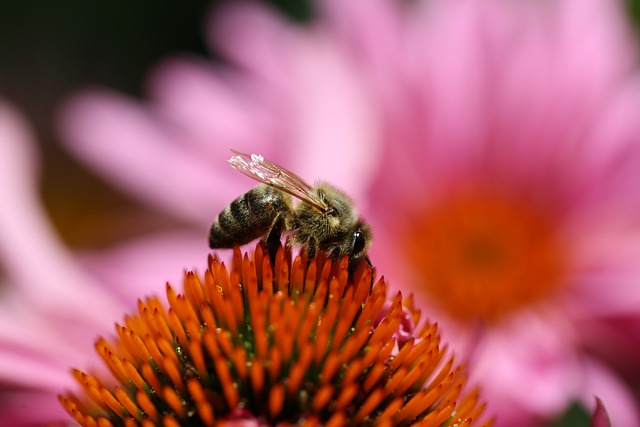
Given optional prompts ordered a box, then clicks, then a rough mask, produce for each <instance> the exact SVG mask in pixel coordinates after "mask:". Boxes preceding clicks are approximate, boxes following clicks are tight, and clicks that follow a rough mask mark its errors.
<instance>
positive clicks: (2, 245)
mask: <svg viewBox="0 0 640 427" xmlns="http://www.w3.org/2000/svg"><path fill="white" fill-rule="evenodd" d="M0 117H2V118H1V119H0V120H2V122H0V125H1V126H0V171H2V172H0V173H2V174H3V176H2V177H1V178H2V179H0V194H2V195H3V199H2V207H0V236H2V238H1V239H0V259H1V260H2V264H3V268H4V269H5V272H6V274H7V277H8V281H9V284H10V285H11V286H14V287H16V288H15V291H20V292H23V293H24V294H25V295H26V296H27V297H28V299H29V301H30V304H33V307H32V308H33V309H34V310H36V309H39V310H43V311H46V312H48V313H50V314H51V313H58V315H61V316H64V315H65V314H64V313H68V312H73V313H77V314H79V315H80V314H82V315H84V316H86V317H85V318H84V319H85V322H86V323H87V324H92V323H93V322H95V323H93V324H94V325H104V322H105V321H106V319H109V318H111V317H112V316H113V314H114V313H118V312H120V306H119V304H118V303H117V302H116V301H115V300H114V299H113V298H112V297H111V296H110V295H108V293H105V292H104V291H103V290H102V289H101V288H100V286H99V285H98V284H96V283H95V282H94V281H93V280H92V279H91V278H90V277H89V276H88V275H86V273H85V272H84V271H83V270H82V269H81V268H80V267H79V266H78V265H77V264H76V263H75V261H74V259H73V258H72V256H71V254H70V253H68V252H67V251H66V250H65V248H64V247H63V246H62V244H61V242H60V240H59V238H58V236H56V235H55V232H54V231H53V229H52V227H51V224H49V221H48V218H47V217H46V215H45V211H44V209H43V207H42V206H41V204H40V200H39V199H38V196H37V194H36V187H35V184H36V183H35V179H34V176H33V174H34V172H35V162H34V158H33V156H34V154H33V153H34V151H33V147H34V144H35V143H34V141H33V139H32V135H31V133H30V131H29V129H28V127H27V125H26V124H25V123H24V121H23V120H22V119H21V118H20V117H19V115H18V114H17V113H15V112H11V110H10V109H9V107H3V109H2V114H0ZM18 287H19V288H18ZM87 301H100V303H101V310H94V309H92V308H91V307H90V306H88V305H87Z"/></svg>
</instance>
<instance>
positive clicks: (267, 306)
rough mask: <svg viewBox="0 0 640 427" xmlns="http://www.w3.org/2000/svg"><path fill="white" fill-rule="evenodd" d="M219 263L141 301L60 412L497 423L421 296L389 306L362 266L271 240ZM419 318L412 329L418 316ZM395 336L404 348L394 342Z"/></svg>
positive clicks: (86, 420) (154, 417)
mask: <svg viewBox="0 0 640 427" xmlns="http://www.w3.org/2000/svg"><path fill="white" fill-rule="evenodd" d="M229 265H230V266H231V268H230V269H228V268H227V267H226V266H225V264H224V263H221V262H220V261H219V259H218V257H217V256H215V255H214V256H210V257H209V258H208V268H207V269H206V271H204V273H202V274H197V273H194V272H186V273H185V274H184V277H183V282H184V283H183V287H182V288H179V287H173V286H171V285H168V284H167V285H166V287H165V294H166V296H165V297H164V299H163V300H160V299H159V298H157V297H150V298H146V299H144V300H142V299H141V300H138V303H137V313H134V314H130V315H127V316H126V317H125V318H124V321H123V323H122V325H120V324H116V328H115V331H116V334H115V336H114V337H113V338H112V339H109V338H99V339H98V340H97V341H96V344H95V349H96V352H97V353H98V355H99V358H100V359H101V360H102V362H103V364H104V365H106V367H107V368H108V369H103V370H102V371H100V372H104V375H103V376H92V375H88V374H85V373H83V372H81V371H79V370H77V369H74V370H72V375H73V377H74V378H75V379H76V381H77V383H78V384H79V390H80V392H79V393H80V394H78V395H74V394H72V393H63V394H62V395H61V396H59V402H60V405H61V406H62V407H63V408H64V409H65V410H66V412H67V413H68V414H69V415H70V417H71V418H70V419H71V420H72V421H73V422H75V423H77V424H79V425H81V426H83V427H100V426H102V427H106V426H124V427H129V426H143V427H157V426H166V427H176V426H182V425H190V424H197V425H203V426H207V427H213V426H224V425H233V423H235V422H237V421H238V420H242V421H245V420H246V421H247V422H252V421H253V420H260V421H259V422H261V423H266V424H270V425H285V424H287V425H293V424H295V425H299V426H307V427H313V426H317V427H320V426H333V427H338V426H346V425H371V426H373V425H375V426H379V427H392V426H396V425H410V424H412V425H413V424H415V425H420V426H422V425H431V426H434V427H447V426H448V427H453V426H454V425H455V426H463V425H470V426H471V425H473V426H483V427H489V425H490V424H491V421H490V420H489V421H482V420H481V417H482V416H483V412H484V410H485V405H484V404H483V403H482V402H481V399H480V398H479V394H478V392H477V391H475V390H470V391H467V389H466V386H465V384H466V381H467V375H466V371H465V370H464V369H463V368H462V367H460V366H457V365H456V364H455V363H454V359H453V357H452V356H451V355H450V354H449V353H448V351H447V348H446V346H443V345H441V343H440V337H439V335H438V329H437V324H435V323H433V324H432V323H429V322H427V321H423V322H424V323H420V324H419V323H418V322H420V314H419V312H418V310H417V309H416V308H415V306H414V301H413V300H412V299H408V300H407V299H403V297H402V295H401V294H400V293H398V294H396V295H395V296H394V297H393V298H391V299H389V298H387V285H386V283H385V281H384V279H383V278H382V277H381V278H380V279H378V281H377V282H376V283H375V284H374V285H373V286H372V278H373V277H374V276H375V272H374V270H373V269H372V268H370V267H369V265H368V264H367V263H364V262H362V263H361V264H360V265H359V266H358V267H357V268H356V269H355V271H350V269H349V265H348V257H344V258H342V259H338V260H336V259H332V258H330V257H328V256H327V254H325V253H324V252H322V251H319V252H318V254H317V257H315V258H312V259H308V257H307V254H306V253H304V252H303V253H301V254H299V255H296V256H294V255H293V254H292V251H291V248H290V247H287V248H285V247H280V248H279V249H278V251H277V254H276V256H275V260H274V261H273V262H272V261H271V257H270V256H269V255H268V254H266V253H265V251H264V248H263V246H262V244H261V243H260V244H258V246H257V248H256V251H255V253H253V254H251V253H249V254H243V253H242V252H241V251H240V250H239V249H238V248H237V247H236V248H235V249H234V251H233V258H232V260H231V263H230V264H229ZM407 320H408V321H407ZM396 339H397V340H398V341H397V342H396Z"/></svg>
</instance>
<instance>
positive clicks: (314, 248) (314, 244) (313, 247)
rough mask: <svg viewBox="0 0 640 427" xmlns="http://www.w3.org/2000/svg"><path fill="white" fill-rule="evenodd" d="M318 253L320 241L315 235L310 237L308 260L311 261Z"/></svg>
mask: <svg viewBox="0 0 640 427" xmlns="http://www.w3.org/2000/svg"><path fill="white" fill-rule="evenodd" d="M317 254H318V241H317V240H316V238H315V237H313V236H311V237H309V240H308V242H307V262H310V261H311V259H312V258H315V257H316V255H317Z"/></svg>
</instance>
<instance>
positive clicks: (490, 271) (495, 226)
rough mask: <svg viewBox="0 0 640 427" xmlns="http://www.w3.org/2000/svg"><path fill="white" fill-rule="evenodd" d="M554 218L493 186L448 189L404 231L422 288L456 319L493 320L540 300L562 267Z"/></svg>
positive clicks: (554, 283)
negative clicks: (449, 192)
mask: <svg viewBox="0 0 640 427" xmlns="http://www.w3.org/2000/svg"><path fill="white" fill-rule="evenodd" d="M554 230H555V228H554V227H553V226H552V224H551V222H550V221H549V219H548V218H547V216H546V215H544V214H543V213H542V212H540V211H539V210H538V209H535V208H534V207H533V206H532V204H531V203H529V202H526V201H523V200H519V199H515V198H509V197H506V196H505V195H503V194H498V193H496V192H491V191H486V190H482V191H478V189H474V190H473V191H462V192H457V193H454V194H448V195H447V196H446V197H444V198H443V199H441V200H440V202H436V203H435V204H433V205H430V206H429V207H428V208H426V209H424V210H423V211H422V212H421V215H420V216H419V217H418V219H417V220H416V221H415V222H414V223H413V224H412V227H411V228H410V229H409V230H407V231H408V232H407V234H406V236H407V239H406V241H408V242H410V244H409V245H408V249H409V254H410V255H409V256H410V260H411V262H412V264H413V265H414V268H415V269H417V272H418V273H419V274H420V276H421V277H422V280H421V282H422V283H424V287H425V289H426V291H427V292H428V293H429V294H430V295H431V297H432V298H434V299H435V300H436V301H437V302H438V303H439V304H440V305H441V306H442V307H443V308H444V309H446V310H447V311H448V312H449V313H450V314H451V315H452V316H454V317H456V318H458V319H459V320H461V321H470V320H474V319H477V318H482V319H484V320H485V321H487V322H492V321H496V320H497V319H499V318H501V317H503V316H504V315H506V314H509V313H513V312H514V311H516V310H519V309H521V308H523V307H524V306H527V305H530V304H533V303H535V302H537V301H540V300H542V299H544V298H545V297H546V296H548V295H549V294H550V293H551V292H552V291H554V290H555V289H556V288H557V287H558V285H559V283H560V280H561V276H562V274H563V272H564V269H565V264H566V262H565V259H564V257H563V255H564V253H563V251H562V248H561V247H560V245H559V242H558V239H557V237H556V234H555V233H554Z"/></svg>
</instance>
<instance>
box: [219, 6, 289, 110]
mask: <svg viewBox="0 0 640 427" xmlns="http://www.w3.org/2000/svg"><path fill="white" fill-rule="evenodd" d="M249 28H250V29H251V30H250V31H247V29H249ZM296 33H297V32H296V30H295V29H294V27H293V26H292V25H291V23H288V22H286V21H285V18H284V17H283V16H282V15H279V14H278V13H277V12H276V11H274V10H273V9H271V8H268V7H267V6H266V5H264V4H262V3H258V2H253V1H239V2H233V3H228V4H226V5H225V6H224V7H220V8H217V9H215V10H214V13H213V14H212V15H211V19H210V21H209V25H208V34H207V36H208V40H209V43H210V44H211V46H212V49H213V50H214V51H216V52H222V53H223V54H224V55H225V56H226V57H227V58H228V59H229V61H230V62H231V63H233V64H235V65H237V66H239V67H240V69H241V70H247V71H249V72H250V73H251V74H252V75H255V77H257V78H258V79H259V80H262V81H265V82H266V83H267V84H268V86H270V87H272V88H273V89H274V95H279V96H284V97H286V96H287V95H288V94H289V85H288V82H289V79H288V76H289V72H288V71H289V70H288V68H289V64H288V62H287V61H288V58H287V57H288V51H289V48H290V44H291V43H292V42H294V41H295V39H296V36H297V34H296Z"/></svg>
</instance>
